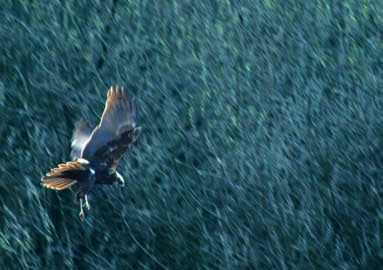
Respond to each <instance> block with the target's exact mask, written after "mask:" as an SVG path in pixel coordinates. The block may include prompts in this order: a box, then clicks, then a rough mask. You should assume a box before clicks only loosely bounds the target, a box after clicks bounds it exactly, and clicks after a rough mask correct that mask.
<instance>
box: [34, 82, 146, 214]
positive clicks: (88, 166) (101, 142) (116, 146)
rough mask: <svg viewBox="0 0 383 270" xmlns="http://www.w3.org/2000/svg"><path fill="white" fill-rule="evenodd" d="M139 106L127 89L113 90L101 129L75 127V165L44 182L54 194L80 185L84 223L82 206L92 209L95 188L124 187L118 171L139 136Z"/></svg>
mask: <svg viewBox="0 0 383 270" xmlns="http://www.w3.org/2000/svg"><path fill="white" fill-rule="evenodd" d="M137 106H138V104H137V101H136V99H133V100H132V102H130V101H129V99H128V95H127V91H126V90H125V89H124V88H118V87H116V88H113V87H111V88H110V90H109V91H108V97H107V99H106V104H105V109H104V112H103V114H102V116H101V120H100V123H99V124H98V126H97V127H96V128H95V129H94V130H93V131H92V132H90V129H89V128H88V126H87V125H86V124H85V123H84V122H80V123H78V124H77V125H76V128H75V131H74V133H73V138H72V153H71V156H72V159H73V161H68V162H66V163H64V164H60V165H58V167H57V168H54V169H52V170H51V171H50V172H48V173H47V174H46V175H45V176H44V177H42V178H41V184H42V185H43V186H44V187H47V188H51V189H55V190H63V189H66V188H68V187H70V186H72V185H74V184H76V183H79V184H80V189H79V191H78V192H77V194H76V201H78V202H79V203H80V214H79V215H80V219H81V220H84V218H85V215H84V210H83V206H85V207H86V208H87V209H88V210H89V209H90V207H89V203H88V196H87V195H88V193H89V191H90V190H91V189H92V188H93V186H94V185H97V184H102V185H115V186H124V179H123V177H122V176H121V174H119V173H118V172H117V170H116V167H117V164H118V162H119V160H120V159H121V157H122V156H123V155H124V154H125V152H126V151H127V150H128V149H129V148H130V147H131V146H132V144H133V143H134V142H135V141H136V140H137V138H138V136H139V135H140V132H141V127H136V119H137V117H138V107H137Z"/></svg>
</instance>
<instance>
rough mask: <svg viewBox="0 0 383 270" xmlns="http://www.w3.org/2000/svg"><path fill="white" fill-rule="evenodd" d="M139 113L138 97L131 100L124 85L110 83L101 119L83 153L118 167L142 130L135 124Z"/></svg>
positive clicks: (86, 157)
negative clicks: (113, 85) (111, 84)
mask: <svg viewBox="0 0 383 270" xmlns="http://www.w3.org/2000/svg"><path fill="white" fill-rule="evenodd" d="M137 116H138V105H137V101H136V100H135V99H134V100H133V101H132V102H130V100H129V98H128V94H127V91H126V90H125V89H124V88H118V87H116V88H113V87H111V88H110V90H109V91H108V97H107V100H106V103H105V109H104V112H103V114H102V116H101V120H100V123H99V125H98V126H97V127H96V128H95V129H94V130H93V132H92V134H91V135H90V138H89V140H88V142H87V144H86V145H85V147H84V148H83V150H82V153H81V157H82V158H85V159H87V160H92V161H101V162H106V163H107V164H109V165H110V166H111V167H116V166H117V163H118V161H119V160H120V159H121V157H122V155H123V154H124V153H125V152H126V151H127V150H128V149H129V148H130V146H131V144H132V143H133V142H134V141H135V140H136V139H137V137H138V135H139V133H140V131H141V128H136V127H135V126H136V119H137Z"/></svg>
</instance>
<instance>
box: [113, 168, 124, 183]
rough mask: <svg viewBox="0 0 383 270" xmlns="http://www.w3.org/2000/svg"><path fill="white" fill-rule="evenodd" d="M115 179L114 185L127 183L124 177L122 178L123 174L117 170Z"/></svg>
mask: <svg viewBox="0 0 383 270" xmlns="http://www.w3.org/2000/svg"><path fill="white" fill-rule="evenodd" d="M114 178H115V179H114V181H113V185H114V186H115V187H123V186H124V185H125V181H124V178H122V175H121V174H119V173H118V172H117V171H115V173H114Z"/></svg>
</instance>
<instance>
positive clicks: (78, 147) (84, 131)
mask: <svg viewBox="0 0 383 270" xmlns="http://www.w3.org/2000/svg"><path fill="white" fill-rule="evenodd" d="M91 132H92V130H91V129H90V128H89V126H88V125H87V123H85V121H83V120H81V121H79V122H77V124H76V127H75V130H74V132H73V137H72V145H71V146H72V152H71V153H70V155H71V157H72V160H76V159H78V158H80V156H81V151H82V149H83V148H84V146H85V145H86V144H87V142H88V140H89V138H90V134H91Z"/></svg>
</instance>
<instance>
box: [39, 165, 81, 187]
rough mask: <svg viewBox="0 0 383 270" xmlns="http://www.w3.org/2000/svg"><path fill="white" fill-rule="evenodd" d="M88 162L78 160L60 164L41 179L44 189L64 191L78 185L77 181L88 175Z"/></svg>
mask: <svg viewBox="0 0 383 270" xmlns="http://www.w3.org/2000/svg"><path fill="white" fill-rule="evenodd" d="M85 162H87V161H82V160H77V161H69V162H67V163H64V164H60V165H59V166H58V167H57V168H54V169H52V170H51V171H50V172H48V173H47V174H46V175H45V176H44V177H42V178H41V184H42V185H43V186H44V187H47V188H51V189H55V190H63V189H66V188H68V187H70V186H72V185H74V184H76V183H77V179H79V177H81V176H82V175H83V174H84V173H86V170H87V169H86V167H85V166H84V165H86V163H85Z"/></svg>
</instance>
